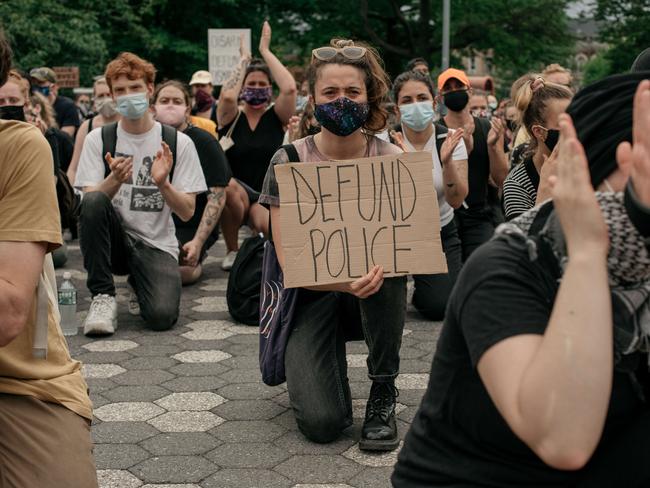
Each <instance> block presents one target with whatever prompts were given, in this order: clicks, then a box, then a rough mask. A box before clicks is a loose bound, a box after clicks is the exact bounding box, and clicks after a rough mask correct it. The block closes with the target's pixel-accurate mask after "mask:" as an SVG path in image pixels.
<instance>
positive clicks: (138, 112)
mask: <svg viewBox="0 0 650 488" xmlns="http://www.w3.org/2000/svg"><path fill="white" fill-rule="evenodd" d="M116 102H117V111H118V112H119V113H120V115H121V116H122V117H126V118H127V119H131V120H136V119H139V118H142V116H143V115H144V114H146V113H147V109H148V108H149V97H148V96H147V93H146V92H141V93H132V94H130V95H122V96H120V97H117V100H116Z"/></svg>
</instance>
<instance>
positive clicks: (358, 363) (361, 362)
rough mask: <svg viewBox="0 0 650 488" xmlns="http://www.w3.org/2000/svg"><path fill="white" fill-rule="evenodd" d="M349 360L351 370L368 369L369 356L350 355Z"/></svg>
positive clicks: (347, 357)
mask: <svg viewBox="0 0 650 488" xmlns="http://www.w3.org/2000/svg"><path fill="white" fill-rule="evenodd" d="M346 359H347V360H348V367H349V368H366V367H367V364H366V359H368V355H367V354H348V355H347V356H346Z"/></svg>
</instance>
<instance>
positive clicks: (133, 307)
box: [126, 281, 140, 316]
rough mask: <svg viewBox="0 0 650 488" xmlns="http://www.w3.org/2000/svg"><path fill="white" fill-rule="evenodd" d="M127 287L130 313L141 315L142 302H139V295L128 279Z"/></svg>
mask: <svg viewBox="0 0 650 488" xmlns="http://www.w3.org/2000/svg"><path fill="white" fill-rule="evenodd" d="M126 288H127V290H129V302H128V303H129V314H131V315H135V316H139V315H140V302H138V295H136V294H135V290H134V289H133V287H132V286H131V283H129V282H128V281H127V282H126Z"/></svg>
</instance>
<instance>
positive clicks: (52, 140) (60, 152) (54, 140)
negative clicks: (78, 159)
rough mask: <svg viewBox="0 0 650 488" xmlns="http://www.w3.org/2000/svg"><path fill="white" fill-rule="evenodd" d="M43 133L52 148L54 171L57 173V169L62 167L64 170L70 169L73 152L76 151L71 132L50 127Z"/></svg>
mask: <svg viewBox="0 0 650 488" xmlns="http://www.w3.org/2000/svg"><path fill="white" fill-rule="evenodd" d="M43 135H44V136H45V139H47V142H48V143H49V145H50V148H51V149H52V159H53V160H54V172H55V173H56V170H57V169H61V170H62V171H63V172H66V171H68V167H69V166H70V161H71V160H72V153H73V152H74V141H73V140H72V137H70V134H67V133H65V132H63V131H62V130H59V129H55V128H54V127H50V128H49V129H47V130H46V131H45V134H43Z"/></svg>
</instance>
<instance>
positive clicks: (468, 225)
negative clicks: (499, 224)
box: [454, 205, 494, 262]
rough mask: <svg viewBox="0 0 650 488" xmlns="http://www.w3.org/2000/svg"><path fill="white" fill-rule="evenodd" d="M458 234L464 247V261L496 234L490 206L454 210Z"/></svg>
mask: <svg viewBox="0 0 650 488" xmlns="http://www.w3.org/2000/svg"><path fill="white" fill-rule="evenodd" d="M454 215H455V218H454V220H455V222H456V227H457V228H458V235H459V236H460V242H461V244H462V247H463V262H465V261H467V259H468V258H469V257H470V255H471V254H472V253H473V252H474V251H476V249H478V247H479V246H481V245H482V244H484V243H485V242H487V241H489V240H490V239H491V238H492V235H493V234H494V214H493V213H492V209H491V208H490V207H489V206H487V205H486V206H485V207H483V208H460V209H458V210H456V211H455V212H454Z"/></svg>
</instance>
